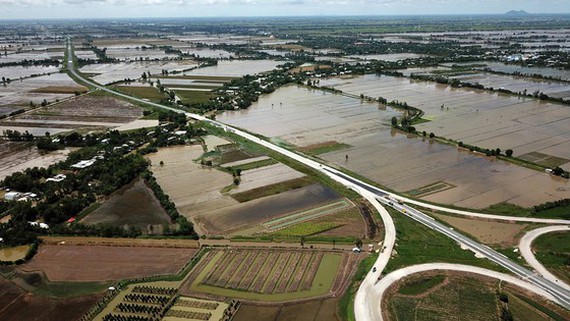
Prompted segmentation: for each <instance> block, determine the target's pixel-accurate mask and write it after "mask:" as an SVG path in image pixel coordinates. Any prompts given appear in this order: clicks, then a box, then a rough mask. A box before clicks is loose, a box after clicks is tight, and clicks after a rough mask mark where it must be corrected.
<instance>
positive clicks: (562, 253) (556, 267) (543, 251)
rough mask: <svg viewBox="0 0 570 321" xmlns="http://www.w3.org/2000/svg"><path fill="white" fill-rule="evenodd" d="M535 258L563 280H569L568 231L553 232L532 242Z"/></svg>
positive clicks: (569, 254)
mask: <svg viewBox="0 0 570 321" xmlns="http://www.w3.org/2000/svg"><path fill="white" fill-rule="evenodd" d="M533 248H534V249H535V250H536V259H537V260H538V261H539V262H540V263H542V264H543V265H544V266H545V267H547V268H548V270H550V271H551V272H552V273H554V274H556V276H558V277H559V278H561V279H562V280H563V281H565V282H570V233H569V232H553V233H548V234H544V235H541V236H539V237H538V238H536V239H535V240H534V242H533Z"/></svg>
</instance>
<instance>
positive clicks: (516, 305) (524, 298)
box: [509, 295, 567, 321]
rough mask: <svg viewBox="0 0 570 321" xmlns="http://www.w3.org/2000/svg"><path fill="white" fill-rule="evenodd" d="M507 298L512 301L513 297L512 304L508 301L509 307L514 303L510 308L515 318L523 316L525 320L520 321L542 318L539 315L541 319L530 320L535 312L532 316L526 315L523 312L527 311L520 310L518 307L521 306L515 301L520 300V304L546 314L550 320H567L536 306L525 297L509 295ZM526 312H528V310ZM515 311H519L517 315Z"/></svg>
mask: <svg viewBox="0 0 570 321" xmlns="http://www.w3.org/2000/svg"><path fill="white" fill-rule="evenodd" d="M509 297H510V298H511V300H512V299H513V297H514V299H515V300H513V301H514V302H513V301H511V300H509V307H511V304H513V303H514V304H513V306H512V308H513V314H514V315H515V316H517V317H520V316H522V317H524V316H526V318H521V319H520V320H521V321H527V320H528V321H534V320H540V319H542V318H543V316H542V315H541V318H539V319H533V318H530V317H531V316H532V315H533V314H534V315H536V312H535V313H533V314H526V313H528V312H527V311H525V310H527V309H520V305H521V304H520V302H517V299H518V300H520V301H522V302H524V303H526V304H528V305H529V306H531V307H533V308H534V309H536V310H538V311H540V312H542V313H544V314H546V315H547V316H549V317H550V318H552V319H553V320H555V321H566V320H567V319H566V318H564V317H562V316H560V315H558V313H556V312H554V311H552V310H550V309H548V308H546V307H544V306H542V305H541V304H538V303H537V302H535V301H534V300H532V299H530V298H527V297H524V296H519V295H510V296H509ZM519 309H520V310H519ZM521 310H523V311H525V312H523V311H521ZM528 310H530V309H528ZM517 311H521V312H519V313H517Z"/></svg>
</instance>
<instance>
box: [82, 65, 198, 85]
mask: <svg viewBox="0 0 570 321" xmlns="http://www.w3.org/2000/svg"><path fill="white" fill-rule="evenodd" d="M196 66H197V64H196V63H195V62H194V61H191V60H177V61H131V62H121V63H114V64H93V65H87V66H84V67H81V69H79V70H80V71H81V72H82V73H84V74H90V75H93V76H92V77H91V79H93V80H94V81H96V82H98V83H100V84H108V83H111V82H115V81H122V80H124V79H125V78H130V79H139V78H140V77H141V75H142V73H143V72H150V73H151V76H155V75H160V74H161V71H162V70H165V69H166V70H168V71H172V70H180V71H181V70H187V69H191V68H195V67H196Z"/></svg>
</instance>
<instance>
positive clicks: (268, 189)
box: [231, 177, 314, 203]
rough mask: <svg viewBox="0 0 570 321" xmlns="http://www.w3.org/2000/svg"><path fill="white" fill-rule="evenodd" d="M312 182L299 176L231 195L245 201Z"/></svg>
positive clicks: (242, 201) (237, 199)
mask: <svg viewBox="0 0 570 321" xmlns="http://www.w3.org/2000/svg"><path fill="white" fill-rule="evenodd" d="M313 183H314V181H313V180H311V179H310V178H309V177H300V178H296V179H292V180H289V181H286V182H281V183H277V184H273V185H268V186H263V187H259V188H254V189H252V190H249V191H245V192H242V193H237V194H232V195H231V196H232V198H233V199H235V200H236V201H238V202H240V203H245V202H248V201H251V200H254V199H258V198H262V197H266V196H271V195H275V194H279V193H283V192H286V191H290V190H292V189H297V188H301V187H305V186H308V185H311V184H313Z"/></svg>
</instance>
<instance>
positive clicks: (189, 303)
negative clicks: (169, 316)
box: [176, 299, 220, 310]
mask: <svg viewBox="0 0 570 321" xmlns="http://www.w3.org/2000/svg"><path fill="white" fill-rule="evenodd" d="M176 306H181V307H187V308H196V309H203V310H216V309H217V308H218V307H219V306H220V304H219V303H218V302H202V301H195V300H182V299H179V300H178V301H177V302H176Z"/></svg>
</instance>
